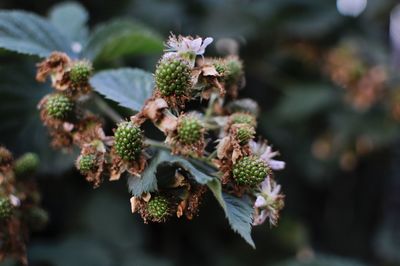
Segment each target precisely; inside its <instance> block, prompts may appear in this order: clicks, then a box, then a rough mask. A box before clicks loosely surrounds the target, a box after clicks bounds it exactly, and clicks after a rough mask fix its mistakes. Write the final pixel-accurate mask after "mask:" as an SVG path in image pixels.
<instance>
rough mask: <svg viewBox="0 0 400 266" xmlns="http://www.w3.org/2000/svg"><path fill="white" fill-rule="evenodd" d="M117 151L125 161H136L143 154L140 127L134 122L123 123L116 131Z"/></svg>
mask: <svg viewBox="0 0 400 266" xmlns="http://www.w3.org/2000/svg"><path fill="white" fill-rule="evenodd" d="M114 135H115V144H114V145H115V150H116V152H117V154H118V155H119V156H121V158H122V159H124V160H128V161H130V160H134V159H136V158H137V157H138V156H139V154H140V153H141V152H142V147H143V137H142V131H141V130H140V127H139V126H137V125H135V124H133V123H132V122H122V123H120V124H119V125H118V128H117V129H116V130H115V134H114Z"/></svg>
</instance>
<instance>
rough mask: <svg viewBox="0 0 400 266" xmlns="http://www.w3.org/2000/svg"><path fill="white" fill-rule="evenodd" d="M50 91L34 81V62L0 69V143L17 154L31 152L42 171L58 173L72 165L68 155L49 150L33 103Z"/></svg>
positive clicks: (47, 140) (35, 103)
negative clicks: (33, 153) (37, 157)
mask: <svg viewBox="0 0 400 266" xmlns="http://www.w3.org/2000/svg"><path fill="white" fill-rule="evenodd" d="M51 91H52V90H51V88H50V87H49V86H47V85H46V84H40V83H37V82H36V81H35V67H34V63H29V64H28V63H21V62H16V63H15V64H11V65H10V64H9V65H7V66H2V67H0V121H1V126H0V143H2V144H6V145H7V148H9V149H10V150H11V151H13V152H14V153H15V155H16V156H17V155H20V154H22V153H25V152H35V153H37V154H38V155H39V157H40V162H41V163H40V170H41V171H42V172H54V171H57V172H60V171H62V170H65V169H66V168H68V167H71V166H72V162H73V156H72V154H63V153H61V152H60V151H56V150H53V149H52V148H51V147H50V138H49V136H48V133H47V129H46V128H45V127H44V126H43V124H42V122H41V121H40V118H39V111H38V110H37V104H38V102H39V101H40V99H41V98H42V97H43V96H44V95H46V94H47V93H50V92H51Z"/></svg>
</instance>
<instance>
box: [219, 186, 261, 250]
mask: <svg viewBox="0 0 400 266" xmlns="http://www.w3.org/2000/svg"><path fill="white" fill-rule="evenodd" d="M222 196H223V199H224V201H225V206H226V208H224V210H225V215H226V218H228V221H229V224H230V225H231V227H232V229H233V231H235V232H237V233H238V234H239V235H240V236H242V237H243V239H244V240H246V242H247V243H248V244H249V245H250V246H252V247H253V248H255V247H256V246H255V244H254V241H253V239H252V237H251V225H252V221H253V204H252V202H251V200H250V198H249V197H248V196H243V197H241V198H238V197H235V196H232V195H229V194H227V193H222Z"/></svg>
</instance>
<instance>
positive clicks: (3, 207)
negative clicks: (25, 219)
mask: <svg viewBox="0 0 400 266" xmlns="http://www.w3.org/2000/svg"><path fill="white" fill-rule="evenodd" d="M12 211H13V206H12V205H11V202H10V200H9V199H8V198H3V197H2V198H0V220H7V219H8V218H10V217H11V215H12Z"/></svg>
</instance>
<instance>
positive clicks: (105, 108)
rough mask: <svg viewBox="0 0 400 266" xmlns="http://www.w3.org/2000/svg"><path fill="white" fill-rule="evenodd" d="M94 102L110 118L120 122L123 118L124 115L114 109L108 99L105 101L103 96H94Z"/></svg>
mask: <svg viewBox="0 0 400 266" xmlns="http://www.w3.org/2000/svg"><path fill="white" fill-rule="evenodd" d="M94 102H95V104H96V105H97V107H98V108H99V109H100V110H101V111H102V112H103V113H104V114H105V115H106V116H108V118H110V119H111V120H112V121H114V122H115V123H119V122H121V121H122V120H123V118H122V116H120V115H119V114H118V113H117V112H116V111H115V110H114V109H112V108H111V107H110V106H109V105H108V104H107V102H106V101H104V100H103V99H102V98H100V97H99V96H97V95H96V96H95V97H94Z"/></svg>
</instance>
